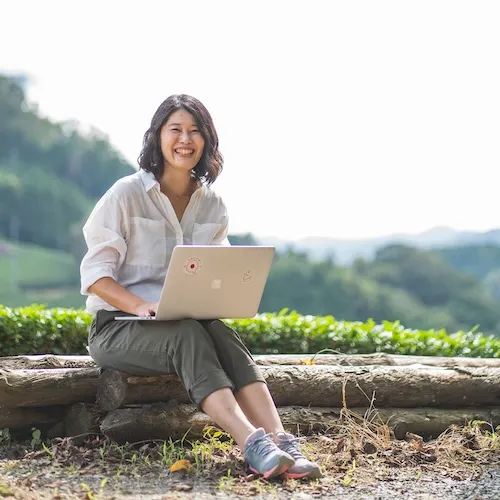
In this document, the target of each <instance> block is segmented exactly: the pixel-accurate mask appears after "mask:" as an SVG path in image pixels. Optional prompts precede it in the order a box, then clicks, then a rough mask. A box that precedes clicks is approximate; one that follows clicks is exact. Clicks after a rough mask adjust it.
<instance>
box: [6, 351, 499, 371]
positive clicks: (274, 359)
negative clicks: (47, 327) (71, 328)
mask: <svg viewBox="0 0 500 500" xmlns="http://www.w3.org/2000/svg"><path fill="white" fill-rule="evenodd" d="M254 359H255V361H256V363H257V364H258V365H262V366H266V365H304V364H308V363H310V362H311V360H313V362H314V364H316V365H339V366H408V365H424V366H438V367H450V368H453V367H462V368H467V367H470V368H480V367H491V368H495V367H496V368H500V358H466V357H450V358H448V357H444V356H410V355H399V354H385V353H374V354H317V355H316V354H256V355H254ZM95 367H97V365H96V363H95V361H94V360H93V359H92V358H91V357H90V356H78V355H66V356H62V355H52V354H36V355H23V356H6V357H0V370H22V369H36V368H37V369H49V368H95Z"/></svg>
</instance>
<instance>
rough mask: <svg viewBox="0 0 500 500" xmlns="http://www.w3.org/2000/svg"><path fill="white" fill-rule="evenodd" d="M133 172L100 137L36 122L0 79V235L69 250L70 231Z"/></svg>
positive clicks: (14, 88)
mask: <svg viewBox="0 0 500 500" xmlns="http://www.w3.org/2000/svg"><path fill="white" fill-rule="evenodd" d="M133 172H134V169H133V167H132V166H131V165H130V164H129V163H127V162H126V161H125V160H124V159H123V158H122V157H121V155H120V154H119V153H118V152H117V151H116V150H114V149H113V148H112V146H111V145H110V144H109V142H108V140H107V137H106V136H105V135H104V134H103V133H102V132H100V131H98V130H95V129H94V130H91V131H90V132H87V133H85V134H84V133H83V132H82V131H81V127H80V126H79V125H78V123H76V122H74V123H70V122H66V123H56V122H52V121H50V120H48V119H46V118H42V117H41V116H39V114H38V112H37V109H36V107H35V106H33V105H32V104H30V103H28V102H27V100H26V96H25V93H24V90H23V89H22V87H21V85H20V84H19V82H18V81H16V80H15V79H13V78H8V77H6V76H2V75H0V235H3V236H4V237H10V238H13V236H12V235H13V234H15V235H16V236H15V238H16V239H19V240H20V241H26V242H32V243H38V244H40V245H43V246H47V247H50V248H58V249H70V250H73V247H74V242H73V241H72V239H73V238H74V236H72V235H71V232H72V227H73V226H74V225H75V224H78V225H79V226H80V228H81V225H82V221H83V219H84V218H85V217H86V216H87V214H88V213H89V212H90V209H91V207H92V206H93V204H94V203H95V199H96V198H98V197H100V196H101V195H102V194H103V193H104V192H105V191H106V189H108V188H109V187H110V186H111V184H113V183H114V182H115V181H116V180H117V179H119V178H120V177H123V176H125V175H127V174H131V173H133Z"/></svg>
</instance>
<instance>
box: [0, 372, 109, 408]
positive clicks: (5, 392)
mask: <svg viewBox="0 0 500 500" xmlns="http://www.w3.org/2000/svg"><path fill="white" fill-rule="evenodd" d="M99 374H100V369H99V368H53V369H47V370H38V369H34V370H12V371H5V370H0V401H1V402H2V405H3V406H9V407H18V406H51V405H68V404H72V403H79V402H94V401H95V395H96V391H97V385H98V380H99Z"/></svg>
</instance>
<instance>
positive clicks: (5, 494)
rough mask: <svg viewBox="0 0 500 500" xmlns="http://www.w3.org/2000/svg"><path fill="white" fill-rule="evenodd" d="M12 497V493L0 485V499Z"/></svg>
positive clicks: (3, 485)
mask: <svg viewBox="0 0 500 500" xmlns="http://www.w3.org/2000/svg"><path fill="white" fill-rule="evenodd" d="M11 496H14V492H13V491H12V490H11V489H10V488H9V487H8V486H7V485H5V484H2V483H0V497H11Z"/></svg>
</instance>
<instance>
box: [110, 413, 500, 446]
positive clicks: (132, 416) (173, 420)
mask: <svg viewBox="0 0 500 500" xmlns="http://www.w3.org/2000/svg"><path fill="white" fill-rule="evenodd" d="M278 412H279V414H280V417H281V419H282V421H283V425H284V427H285V428H286V429H287V430H289V431H290V432H293V433H294V434H299V433H300V434H302V435H307V434H310V433H312V432H318V431H324V430H327V429H331V428H332V427H335V426H339V425H345V424H346V419H345V414H343V413H342V410H341V409H340V408H313V407H311V408H297V407H280V408H278ZM366 412H367V409H363V408H359V409H356V410H355V412H354V411H350V412H349V414H350V415H353V414H356V415H357V416H358V418H359V420H358V423H361V422H362V420H361V419H362V418H363V416H364V415H365V413H366ZM372 414H373V410H372ZM470 420H484V421H487V422H490V423H491V424H492V425H493V426H496V425H498V424H500V408H488V409H480V410H476V409H458V410H457V409H453V410H441V409H435V408H418V409H412V410H407V409H404V408H387V409H384V410H379V411H378V412H376V414H375V416H371V417H370V419H369V421H371V422H374V423H388V426H389V427H390V428H391V429H392V430H393V432H394V434H395V437H396V438H397V439H402V438H404V437H405V435H406V433H407V432H412V433H414V434H418V435H420V436H423V437H426V438H427V437H437V436H438V435H439V434H440V433H441V432H443V431H444V430H446V429H447V428H448V427H449V426H451V425H464V424H466V423H467V422H468V421H470ZM207 426H214V427H216V426H215V424H214V423H213V422H212V420H211V419H210V418H209V417H208V416H207V415H206V414H205V413H203V412H200V411H198V410H197V408H196V407H195V406H194V405H182V404H181V405H176V404H175V403H167V404H157V405H151V406H144V407H142V408H124V409H119V410H114V411H112V412H110V413H108V415H107V416H106V417H105V418H104V420H103V422H102V424H101V432H102V433H103V434H104V435H106V436H107V437H109V438H110V439H113V440H114V441H117V442H119V443H124V442H127V441H128V442H137V441H143V440H149V439H168V438H170V437H171V438H173V439H179V438H182V437H183V436H185V435H186V434H188V436H189V438H190V439H193V438H201V437H202V436H203V434H204V431H205V429H206V427H207Z"/></svg>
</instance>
